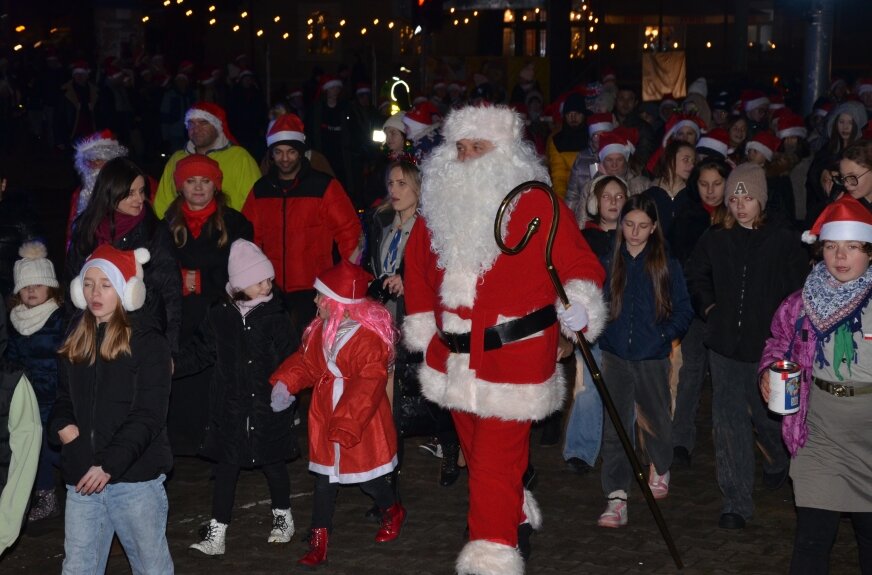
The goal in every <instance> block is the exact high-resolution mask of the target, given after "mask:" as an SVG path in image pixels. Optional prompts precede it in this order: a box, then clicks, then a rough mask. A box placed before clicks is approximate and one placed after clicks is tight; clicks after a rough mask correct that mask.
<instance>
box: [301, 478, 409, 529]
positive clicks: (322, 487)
mask: <svg viewBox="0 0 872 575" xmlns="http://www.w3.org/2000/svg"><path fill="white" fill-rule="evenodd" d="M314 475H315V497H314V499H315V501H314V502H313V505H312V528H314V529H318V528H321V527H326V528H327V529H328V530H332V529H333V512H334V511H335V510H336V494H337V493H339V487H340V484H339V483H330V478H329V477H327V476H326V475H321V474H320V473H315V474H314ZM358 486H359V487H360V489H361V491H363V492H364V493H366V494H367V495H369V496H370V497H372V498H373V499H374V500H375V504H376V505H378V508H379V509H381V510H382V511H384V510H385V509H387V508H388V507H390V506H391V505H393V504H394V503H396V501H397V497H396V495H395V494H394V488H393V485H392V484H391V474H390V473H388V474H387V475H382V476H381V477H376V478H375V479H370V480H369V481H364V482H363V483H358Z"/></svg>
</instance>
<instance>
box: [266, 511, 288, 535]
mask: <svg viewBox="0 0 872 575" xmlns="http://www.w3.org/2000/svg"><path fill="white" fill-rule="evenodd" d="M272 514H273V523H272V531H270V532H269V539H267V540H266V542H267V543H287V542H288V541H290V540H291V537H293V536H294V518H293V517H292V516H291V510H290V509H273V510H272Z"/></svg>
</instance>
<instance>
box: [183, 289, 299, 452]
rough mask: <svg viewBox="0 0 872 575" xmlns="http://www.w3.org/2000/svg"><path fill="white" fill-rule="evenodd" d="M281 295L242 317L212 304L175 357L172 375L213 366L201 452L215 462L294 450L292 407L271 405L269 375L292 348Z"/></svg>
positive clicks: (222, 305) (221, 304) (231, 309)
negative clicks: (191, 336) (204, 317)
mask: <svg viewBox="0 0 872 575" xmlns="http://www.w3.org/2000/svg"><path fill="white" fill-rule="evenodd" d="M299 344H300V341H299V338H298V337H296V335H295V334H294V332H293V328H292V326H291V319H290V317H288V314H287V312H285V310H284V307H283V306H282V303H281V298H279V297H273V298H272V299H271V300H270V301H267V302H264V303H262V304H260V305H258V306H257V307H255V308H254V309H253V310H251V311H250V312H249V313H248V315H246V316H245V318H243V317H242V315H241V314H240V313H239V310H237V308H236V306H235V305H233V304H232V303H230V302H228V301H222V302H218V303H216V304H214V305H213V306H212V307H211V308H210V309H209V311H208V312H207V314H206V319H205V320H204V321H203V324H202V325H201V326H200V328H199V329H198V330H197V333H196V334H195V335H194V338H193V340H192V341H191V342H190V343H189V344H188V345H186V346H185V347H184V348H183V349H182V352H181V353H180V354H179V356H178V357H177V358H176V372H175V374H176V375H177V376H184V375H189V374H191V373H197V372H198V371H201V370H203V369H205V368H206V367H208V366H210V365H214V366H215V369H214V375H213V378H212V385H211V389H210V392H209V396H208V397H203V398H202V400H203V401H208V402H209V425H208V427H207V429H206V434H205V435H206V438H205V440H204V444H203V447H202V448H201V449H200V454H201V455H203V456H204V457H207V458H209V459H212V460H214V461H221V462H227V463H233V464H236V465H240V466H242V467H254V466H258V465H265V464H269V463H276V462H278V461H283V460H286V459H292V458H294V457H296V456H297V455H298V454H299V449H298V448H297V444H296V439H295V438H294V437H293V436H292V432H291V410H290V409H286V410H285V411H282V412H279V413H274V412H273V410H272V408H271V407H270V394H271V393H272V386H270V384H269V376H270V375H272V373H273V371H275V369H276V368H277V367H278V366H279V364H280V363H281V362H282V361H283V360H284V359H285V358H286V357H288V356H289V355H291V353H293V352H294V351H295V350H296V349H297V347H299Z"/></svg>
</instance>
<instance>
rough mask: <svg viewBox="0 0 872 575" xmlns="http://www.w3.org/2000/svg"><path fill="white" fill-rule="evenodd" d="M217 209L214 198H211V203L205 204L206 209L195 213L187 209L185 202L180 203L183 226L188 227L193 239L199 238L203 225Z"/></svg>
mask: <svg viewBox="0 0 872 575" xmlns="http://www.w3.org/2000/svg"><path fill="white" fill-rule="evenodd" d="M217 209H218V204H217V203H216V202H215V198H212V201H211V202H209V203H208V204H206V207H204V208H202V209H199V210H196V211H195V210H192V209H191V208H190V207H188V203H187V202H182V215H183V216H184V217H185V225H186V226H188V229H189V230H190V231H191V235H192V236H194V239H197V238H199V237H200V232H202V231H203V225H204V224H205V223H206V220H208V219H209V216H211V215H212V214H214V213H215V210H217Z"/></svg>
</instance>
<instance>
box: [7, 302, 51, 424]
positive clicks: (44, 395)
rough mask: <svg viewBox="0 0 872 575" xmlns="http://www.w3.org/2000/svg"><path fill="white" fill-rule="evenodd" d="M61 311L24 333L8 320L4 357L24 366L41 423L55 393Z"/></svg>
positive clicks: (46, 416) (44, 420) (44, 419)
mask: <svg viewBox="0 0 872 575" xmlns="http://www.w3.org/2000/svg"><path fill="white" fill-rule="evenodd" d="M63 318H64V312H63V310H61V309H57V310H55V311H54V313H52V314H51V315H50V316H49V317H48V319H47V320H46V322H45V325H43V326H42V329H40V330H39V331H38V332H36V333H34V334H32V335H29V336H25V335H21V334H20V333H18V331H16V329H15V327H14V326H13V325H12V323H11V322H10V325H9V327H8V329H7V331H8V334H9V342H8V345H7V348H6V359H8V360H9V361H11V362H14V363H16V364H18V365H21V366H22V367H24V373H25V374H27V379H28V380H30V385H32V386H33V391H34V393H36V401H37V403H38V404H39V416H40V419H41V420H42V423H43V425H45V424H46V423H47V422H48V415H49V412H51V408H52V406H53V405H54V402H55V396H57V393H58V353H57V352H58V348H59V347H60V346H61V344H62V343H63V340H64V331H63V323H64V322H63Z"/></svg>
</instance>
